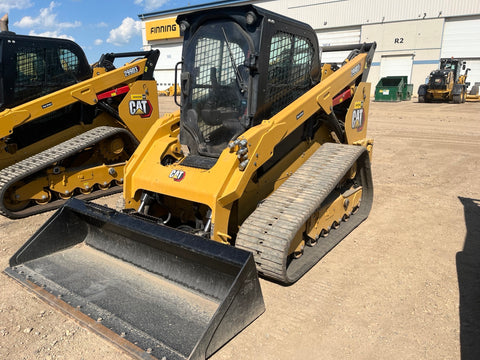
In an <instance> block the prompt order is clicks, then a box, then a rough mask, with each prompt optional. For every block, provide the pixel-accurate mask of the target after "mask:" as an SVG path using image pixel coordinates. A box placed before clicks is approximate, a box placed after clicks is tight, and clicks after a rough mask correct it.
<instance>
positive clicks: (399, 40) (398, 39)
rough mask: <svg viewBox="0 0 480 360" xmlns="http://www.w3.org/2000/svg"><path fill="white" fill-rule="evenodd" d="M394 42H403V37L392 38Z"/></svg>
mask: <svg viewBox="0 0 480 360" xmlns="http://www.w3.org/2000/svg"><path fill="white" fill-rule="evenodd" d="M393 43H394V44H403V38H395V39H393Z"/></svg>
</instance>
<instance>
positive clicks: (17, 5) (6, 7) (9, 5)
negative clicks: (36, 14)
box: [0, 0, 33, 16]
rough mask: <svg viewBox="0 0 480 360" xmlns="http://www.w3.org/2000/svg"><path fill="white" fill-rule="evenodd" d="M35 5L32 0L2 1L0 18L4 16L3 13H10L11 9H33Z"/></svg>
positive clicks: (0, 3) (0, 2)
mask: <svg viewBox="0 0 480 360" xmlns="http://www.w3.org/2000/svg"><path fill="white" fill-rule="evenodd" d="M32 5H33V4H32V2H31V1H30V0H1V1H0V13H1V14H0V16H3V13H4V12H6V13H8V12H10V10H11V9H20V10H23V9H26V8H29V7H31V6H32Z"/></svg>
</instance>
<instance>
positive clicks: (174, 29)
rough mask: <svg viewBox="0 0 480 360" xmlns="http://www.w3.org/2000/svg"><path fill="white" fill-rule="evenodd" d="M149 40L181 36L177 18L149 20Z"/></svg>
mask: <svg viewBox="0 0 480 360" xmlns="http://www.w3.org/2000/svg"><path fill="white" fill-rule="evenodd" d="M145 31H146V35H147V41H150V40H163V39H173V38H178V37H180V26H179V25H178V24H177V23H176V22H175V18H169V19H161V20H154V21H148V22H147V23H146V24H145Z"/></svg>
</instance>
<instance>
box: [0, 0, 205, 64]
mask: <svg viewBox="0 0 480 360" xmlns="http://www.w3.org/2000/svg"><path fill="white" fill-rule="evenodd" d="M208 2H211V0H210V1H209V0H96V1H94V0H64V1H62V0H55V1H48V0H47V1H46V0H43V1H42V0H0V17H2V16H3V15H4V14H5V13H8V18H9V22H8V26H9V30H10V31H13V32H15V33H17V34H20V35H37V36H47V37H60V38H66V39H70V40H73V41H75V42H76V43H77V44H79V45H80V46H81V47H82V48H83V50H84V52H85V54H86V55H87V59H88V61H89V63H94V62H96V61H97V60H99V59H100V56H101V55H102V54H104V53H110V52H128V51H139V50H142V34H141V21H140V19H139V18H138V15H139V14H146V13H151V12H156V11H163V10H169V9H175V8H180V7H186V6H188V5H196V4H202V3H208Z"/></svg>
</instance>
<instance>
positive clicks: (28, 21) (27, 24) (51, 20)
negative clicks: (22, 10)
mask: <svg viewBox="0 0 480 360" xmlns="http://www.w3.org/2000/svg"><path fill="white" fill-rule="evenodd" d="M56 6H57V3H55V2H54V1H52V2H51V3H50V5H49V6H48V8H43V9H40V14H39V15H38V16H37V17H35V18H33V17H31V16H24V17H23V18H21V19H20V21H17V22H16V23H15V24H14V25H15V26H18V27H20V28H30V29H31V28H37V29H57V30H59V29H69V28H75V27H79V26H81V25H82V23H81V22H80V21H75V22H73V23H71V22H57V14H56V13H54V12H53V9H54V8H55V7H56Z"/></svg>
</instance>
